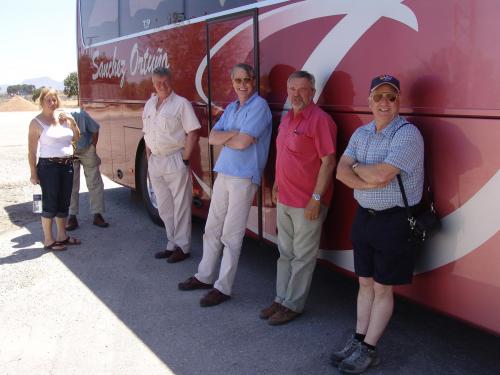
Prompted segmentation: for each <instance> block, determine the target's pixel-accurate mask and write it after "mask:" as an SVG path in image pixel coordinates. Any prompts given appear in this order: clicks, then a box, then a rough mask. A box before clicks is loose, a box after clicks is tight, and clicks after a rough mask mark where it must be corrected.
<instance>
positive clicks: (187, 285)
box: [177, 276, 214, 290]
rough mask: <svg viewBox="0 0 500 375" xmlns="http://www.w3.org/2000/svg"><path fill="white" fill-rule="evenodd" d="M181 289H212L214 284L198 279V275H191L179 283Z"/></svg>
mask: <svg viewBox="0 0 500 375" xmlns="http://www.w3.org/2000/svg"><path fill="white" fill-rule="evenodd" d="M177 286H178V287H179V290H195V289H212V288H213V287H214V285H213V284H205V283H202V282H201V281H200V280H198V279H197V278H196V277H194V276H191V277H190V278H189V279H187V280H186V281H183V282H182V283H179V284H177Z"/></svg>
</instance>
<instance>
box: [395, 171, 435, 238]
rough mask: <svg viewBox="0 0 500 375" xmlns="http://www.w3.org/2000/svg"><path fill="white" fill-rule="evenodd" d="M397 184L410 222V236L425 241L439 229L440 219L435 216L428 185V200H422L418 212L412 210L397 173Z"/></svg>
mask: <svg viewBox="0 0 500 375" xmlns="http://www.w3.org/2000/svg"><path fill="white" fill-rule="evenodd" d="M397 178H398V184H399V189H400V190H401V195H402V196H403V202H404V203H405V208H406V215H407V216H408V223H409V224H410V238H409V240H410V241H412V242H425V241H427V240H428V239H429V238H430V237H431V236H432V235H433V234H434V233H435V232H437V231H438V230H439V229H441V221H440V219H439V218H438V216H437V213H436V209H435V207H434V200H433V197H432V193H431V188H430V186H428V187H427V195H428V201H427V202H422V204H424V205H425V206H423V207H420V209H419V210H418V212H412V211H411V210H410V206H409V205H408V199H406V193H405V188H404V186H403V181H402V180H401V176H400V175H399V174H398V175H397Z"/></svg>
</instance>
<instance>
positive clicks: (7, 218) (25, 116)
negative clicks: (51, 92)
mask: <svg viewBox="0 0 500 375" xmlns="http://www.w3.org/2000/svg"><path fill="white" fill-rule="evenodd" d="M38 113H39V112H38V111H37V112H9V113H6V112H0V116H1V117H0V118H1V120H0V129H1V130H2V137H0V160H2V167H1V168H0V207H2V208H3V209H2V210H0V234H2V233H5V232H6V231H9V230H13V229H16V228H18V227H23V226H25V225H26V224H28V223H30V222H33V221H39V220H40V219H39V217H38V215H35V214H33V213H32V212H31V211H30V210H27V209H26V205H22V203H26V202H31V198H32V185H31V182H30V180H29V178H30V171H29V165H28V159H27V155H28V125H29V123H30V121H31V119H32V118H33V117H34V116H36V115H37V114H38ZM20 133H22V134H23V136H20Z"/></svg>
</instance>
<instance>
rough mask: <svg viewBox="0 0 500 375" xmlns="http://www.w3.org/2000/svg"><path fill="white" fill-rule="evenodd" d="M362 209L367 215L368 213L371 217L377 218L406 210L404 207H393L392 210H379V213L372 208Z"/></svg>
mask: <svg viewBox="0 0 500 375" xmlns="http://www.w3.org/2000/svg"><path fill="white" fill-rule="evenodd" d="M361 209H362V210H363V211H365V212H366V213H368V214H369V215H371V216H377V215H384V214H390V213H392V212H398V211H402V210H404V209H405V208H404V207H399V206H396V207H391V208H387V209H385V210H378V211H377V210H373V209H371V208H364V207H361Z"/></svg>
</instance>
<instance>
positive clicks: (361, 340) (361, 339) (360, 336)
mask: <svg viewBox="0 0 500 375" xmlns="http://www.w3.org/2000/svg"><path fill="white" fill-rule="evenodd" d="M365 336H366V335H363V334H362V333H355V334H354V339H356V340H358V341H359V342H363V340H364V339H365Z"/></svg>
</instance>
